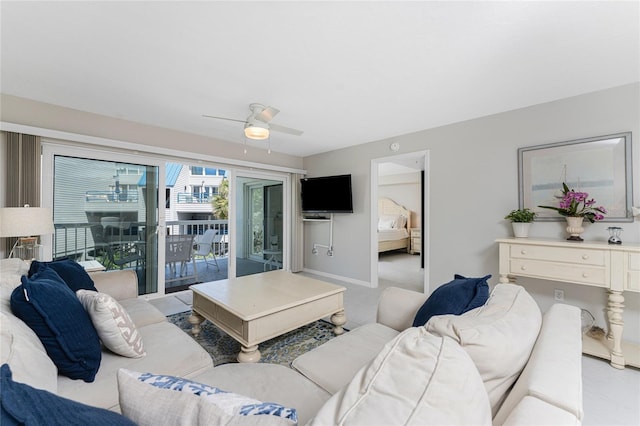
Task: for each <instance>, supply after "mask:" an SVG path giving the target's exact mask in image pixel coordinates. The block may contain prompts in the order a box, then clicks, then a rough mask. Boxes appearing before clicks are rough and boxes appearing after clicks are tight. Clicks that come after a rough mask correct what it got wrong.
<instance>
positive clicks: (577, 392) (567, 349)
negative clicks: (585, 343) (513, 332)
mask: <svg viewBox="0 0 640 426" xmlns="http://www.w3.org/2000/svg"><path fill="white" fill-rule="evenodd" d="M580 328H581V321H580V308H578V307H576V306H570V305H565V304H560V303H556V304H555V305H553V306H551V308H550V309H549V310H548V311H547V312H546V313H545V314H544V316H543V317H542V327H541V329H540V333H539V334H538V339H537V340H536V344H535V346H534V348H533V351H531V356H530V357H529V361H528V362H527V365H526V366H525V367H524V370H522V373H521V374H520V377H519V378H518V381H517V382H516V383H515V385H514V386H513V388H512V389H511V390H510V391H509V395H508V396H507V399H505V401H504V403H503V404H502V406H501V407H500V410H499V411H498V413H497V414H496V415H495V416H494V422H495V423H496V424H502V423H503V422H504V421H505V419H506V418H507V416H510V413H511V412H512V411H513V409H514V407H515V406H516V405H518V404H519V403H520V401H521V400H522V399H524V398H525V397H526V396H527V395H531V396H534V397H536V398H537V399H540V400H543V401H546V402H547V403H548V404H552V405H555V406H557V407H559V408H560V409H562V410H564V411H566V412H567V413H570V414H571V415H572V416H573V417H574V418H575V419H578V420H580V421H581V420H582V417H583V410H582V381H581V378H582V362H581V361H580V359H581V356H582V333H581V332H580Z"/></svg>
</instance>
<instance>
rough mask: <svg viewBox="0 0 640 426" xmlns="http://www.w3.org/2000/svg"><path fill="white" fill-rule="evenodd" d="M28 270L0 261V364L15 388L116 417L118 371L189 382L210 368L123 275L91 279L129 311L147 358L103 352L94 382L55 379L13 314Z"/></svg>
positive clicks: (100, 275) (54, 371)
mask: <svg viewBox="0 0 640 426" xmlns="http://www.w3.org/2000/svg"><path fill="white" fill-rule="evenodd" d="M28 269H29V267H28V265H27V263H25V262H22V261H21V260H20V259H3V260H0V290H1V291H2V293H1V294H0V298H1V301H2V305H1V307H0V311H1V312H0V321H1V336H2V341H1V343H2V345H1V348H0V351H1V352H0V364H5V363H8V364H9V366H10V367H11V370H12V373H13V379H14V380H15V381H16V382H22V383H27V384H29V385H31V386H33V387H36V388H39V389H45V390H48V391H50V392H53V393H55V394H58V395H60V396H63V397H66V398H69V399H73V400H75V401H79V402H82V403H85V404H89V405H92V406H95V407H100V408H106V409H110V410H116V411H119V407H118V405H119V404H118V387H117V372H118V370H119V369H120V368H127V369H130V370H134V371H144V372H146V371H152V372H156V373H158V374H170V375H175V376H181V377H187V378H191V377H194V376H196V375H198V374H200V373H202V372H204V371H207V370H210V369H211V368H212V367H213V362H212V360H211V357H210V356H209V354H208V353H207V352H206V351H205V350H204V349H202V347H201V346H200V345H199V344H198V343H196V342H195V341H194V340H193V338H191V336H189V335H188V334H186V333H185V332H183V331H182V330H180V328H178V327H176V326H175V325H173V324H171V323H169V322H167V318H166V317H165V316H164V315H163V314H162V313H161V312H160V311H159V310H158V309H156V308H155V307H154V306H153V305H151V304H150V303H149V302H147V301H146V300H144V299H142V298H139V297H138V284H137V277H136V274H135V272H133V271H131V270H122V271H113V272H97V273H92V274H90V275H91V277H92V279H93V281H94V283H95V285H96V288H97V289H98V290H99V291H100V292H105V293H108V294H110V295H111V296H113V297H114V298H115V299H116V300H118V302H119V303H120V304H121V305H122V306H123V307H124V308H125V309H126V310H127V312H128V313H129V315H130V316H131V319H132V320H133V322H134V323H135V325H136V327H137V330H138V332H139V333H140V335H141V337H142V341H143V343H144V348H145V351H146V353H147V354H146V356H144V357H142V358H127V357H123V356H120V355H116V354H114V353H112V352H110V351H108V350H106V349H105V350H103V352H102V361H101V363H100V369H99V370H98V374H97V375H96V378H95V380H94V381H93V382H91V383H86V382H84V381H82V380H71V379H69V378H67V377H64V376H61V375H58V372H57V369H56V367H55V365H54V364H53V363H52V362H51V360H50V359H49V357H48V356H47V353H46V352H45V349H44V347H43V346H42V344H40V341H39V340H38V337H37V336H36V335H35V334H34V333H33V331H31V329H29V327H27V326H26V325H25V324H24V323H23V322H22V321H21V320H20V319H18V318H17V317H15V316H14V315H13V314H12V312H11V306H10V304H9V297H10V295H11V292H12V290H13V288H15V287H17V286H18V285H19V284H20V277H21V276H22V275H25V274H26V273H27V272H28Z"/></svg>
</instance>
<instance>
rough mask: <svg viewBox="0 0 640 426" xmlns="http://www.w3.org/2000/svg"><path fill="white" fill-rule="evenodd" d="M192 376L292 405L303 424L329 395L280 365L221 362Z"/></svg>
mask: <svg viewBox="0 0 640 426" xmlns="http://www.w3.org/2000/svg"><path fill="white" fill-rule="evenodd" d="M193 379H194V380H195V381H197V382H200V383H208V384H212V385H215V386H217V387H219V388H222V389H225V390H228V391H231V392H235V393H238V394H240V395H246V396H249V397H251V398H255V399H257V400H260V401H273V402H278V403H280V404H282V405H284V406H285V407H295V409H296V411H297V412H298V424H300V425H306V424H307V422H308V421H309V420H311V418H313V416H314V415H315V414H316V413H317V412H318V410H319V409H320V407H322V406H323V405H324V403H325V402H327V400H328V399H329V397H330V396H331V395H329V393H327V392H326V391H325V390H324V389H321V388H320V387H318V386H316V385H315V384H314V383H313V382H312V381H311V380H309V379H307V378H306V377H304V376H303V375H302V374H300V373H298V372H297V371H295V370H293V369H291V368H287V367H285V366H283V365H279V364H267V363H255V364H250V363H243V364H238V363H232V364H223V365H218V366H216V367H215V368H212V369H210V370H207V371H205V372H204V373H202V374H199V375H198V376H196V377H194V378H193Z"/></svg>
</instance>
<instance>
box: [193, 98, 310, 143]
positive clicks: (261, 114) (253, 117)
mask: <svg viewBox="0 0 640 426" xmlns="http://www.w3.org/2000/svg"><path fill="white" fill-rule="evenodd" d="M249 110H251V114H249V116H248V117H247V119H246V120H239V119H236V118H227V117H216V116H213V115H206V114H203V115H202V116H203V117H207V118H216V119H218V120H228V121H237V122H239V123H244V134H245V136H246V137H247V138H249V139H257V140H263V139H267V138H268V137H269V131H270V130H274V131H276V132H282V133H288V134H290V135H296V136H300V135H301V134H302V133H303V132H302V130H296V129H292V128H290V127H285V126H280V125H278V124H273V123H270V121H271V120H272V119H273V117H275V116H276V115H277V114H278V113H279V112H280V110H279V109H276V108H273V107H270V106H264V105H262V104H256V103H254V104H251V105H249Z"/></svg>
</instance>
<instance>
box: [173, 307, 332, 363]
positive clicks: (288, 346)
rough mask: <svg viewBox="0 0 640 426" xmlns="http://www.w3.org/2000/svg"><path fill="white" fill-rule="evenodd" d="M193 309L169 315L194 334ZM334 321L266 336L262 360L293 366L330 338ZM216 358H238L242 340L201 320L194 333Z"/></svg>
mask: <svg viewBox="0 0 640 426" xmlns="http://www.w3.org/2000/svg"><path fill="white" fill-rule="evenodd" d="M190 314H191V313H190V312H183V313H179V314H175V315H169V316H168V317H167V318H168V319H169V321H170V322H172V323H173V324H176V325H177V326H178V327H180V328H181V329H182V330H183V331H184V332H186V333H188V334H189V335H190V336H192V337H193V335H192V334H191V324H189V321H187V319H188V318H189V315H190ZM333 337H335V335H334V334H333V325H332V324H331V323H328V322H326V321H323V320H320V321H316V322H313V323H311V324H308V325H305V326H303V327H300V328H298V329H296V330H293V331H290V332H288V333H286V334H283V335H282V336H279V337H275V338H273V339H271V340H267V341H266V342H264V343H261V344H260V345H259V347H258V348H259V350H260V353H261V354H262V358H261V359H260V362H264V363H269V364H281V365H284V366H286V367H289V366H290V363H291V361H293V360H294V359H296V358H297V357H298V356H299V355H302V354H303V353H305V352H308V351H310V350H311V349H313V348H315V347H317V346H320V345H321V344H323V343H324V342H327V341H329V340H331V339H332V338H333ZM193 338H194V339H195V340H196V342H198V343H199V344H200V345H201V346H202V347H203V348H204V349H205V350H206V351H207V352H209V354H211V357H212V358H213V363H214V365H220V364H228V363H231V362H238V361H237V360H236V356H237V355H238V352H240V343H238V342H236V341H235V340H234V339H232V338H231V337H229V336H228V335H227V334H225V333H224V332H223V331H222V330H220V329H219V328H218V327H216V326H215V325H213V324H212V323H211V322H209V321H205V322H203V323H202V331H201V332H200V335H199V336H198V337H193Z"/></svg>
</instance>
